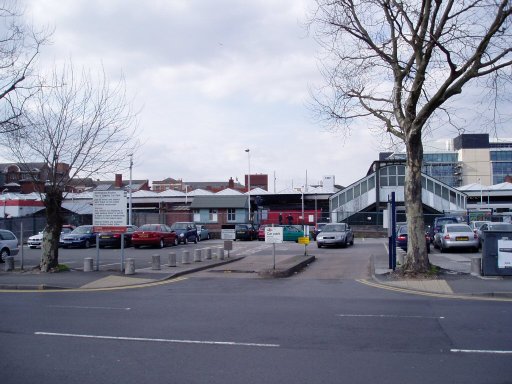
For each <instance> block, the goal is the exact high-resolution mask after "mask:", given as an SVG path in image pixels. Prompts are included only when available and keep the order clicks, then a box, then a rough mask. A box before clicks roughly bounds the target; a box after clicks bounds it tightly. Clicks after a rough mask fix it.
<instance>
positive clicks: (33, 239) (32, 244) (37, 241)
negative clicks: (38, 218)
mask: <svg viewBox="0 0 512 384" xmlns="http://www.w3.org/2000/svg"><path fill="white" fill-rule="evenodd" d="M42 243H43V232H42V231H41V232H39V233H38V234H37V235H33V236H30V237H29V238H28V240H27V245H28V247H29V248H30V249H34V248H41V244H42Z"/></svg>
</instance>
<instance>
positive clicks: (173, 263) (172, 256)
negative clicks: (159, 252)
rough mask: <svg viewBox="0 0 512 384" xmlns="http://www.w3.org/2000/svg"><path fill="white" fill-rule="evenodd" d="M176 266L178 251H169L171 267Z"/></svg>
mask: <svg viewBox="0 0 512 384" xmlns="http://www.w3.org/2000/svg"><path fill="white" fill-rule="evenodd" d="M175 266H176V253H175V252H169V267H175Z"/></svg>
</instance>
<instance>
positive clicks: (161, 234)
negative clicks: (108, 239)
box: [132, 224, 178, 248]
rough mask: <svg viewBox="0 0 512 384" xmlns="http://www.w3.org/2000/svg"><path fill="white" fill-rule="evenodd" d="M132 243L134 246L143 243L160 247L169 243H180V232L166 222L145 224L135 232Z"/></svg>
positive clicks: (139, 245)
mask: <svg viewBox="0 0 512 384" xmlns="http://www.w3.org/2000/svg"><path fill="white" fill-rule="evenodd" d="M132 245H133V247H134V248H139V247H141V246H143V245H149V246H154V247H158V248H163V247H165V246H167V245H178V234H177V233H176V232H174V231H173V230H172V229H171V228H170V227H169V226H168V225H165V224H144V225H141V226H140V227H139V228H138V229H137V230H136V231H135V232H133V234H132Z"/></svg>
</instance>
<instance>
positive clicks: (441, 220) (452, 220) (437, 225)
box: [428, 216, 459, 243]
mask: <svg viewBox="0 0 512 384" xmlns="http://www.w3.org/2000/svg"><path fill="white" fill-rule="evenodd" d="M458 223H459V219H457V218H456V217H455V216H441V217H436V218H435V219H434V224H433V225H432V226H431V227H430V229H429V231H428V237H429V239H430V242H431V243H433V242H434V237H435V235H436V233H438V232H439V231H440V230H441V227H442V226H443V225H444V224H458Z"/></svg>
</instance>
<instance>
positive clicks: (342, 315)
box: [337, 314, 444, 319]
mask: <svg viewBox="0 0 512 384" xmlns="http://www.w3.org/2000/svg"><path fill="white" fill-rule="evenodd" d="M337 316H339V317H386V318H391V319H444V316H400V315H358V314H341V315H337Z"/></svg>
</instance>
